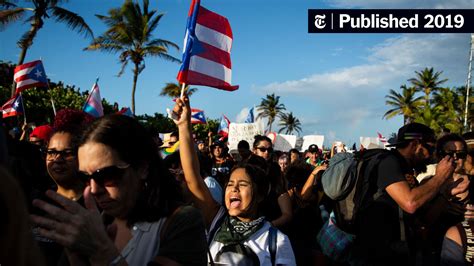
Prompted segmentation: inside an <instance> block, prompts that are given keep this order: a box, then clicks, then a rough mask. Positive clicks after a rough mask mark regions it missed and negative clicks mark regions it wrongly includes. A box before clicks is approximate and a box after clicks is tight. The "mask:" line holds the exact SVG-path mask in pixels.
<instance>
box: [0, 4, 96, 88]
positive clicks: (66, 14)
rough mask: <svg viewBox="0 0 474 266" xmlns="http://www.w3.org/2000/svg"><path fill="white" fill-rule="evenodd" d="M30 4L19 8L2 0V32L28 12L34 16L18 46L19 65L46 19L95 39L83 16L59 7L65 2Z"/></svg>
mask: <svg viewBox="0 0 474 266" xmlns="http://www.w3.org/2000/svg"><path fill="white" fill-rule="evenodd" d="M28 2H31V3H32V4H33V7H18V6H17V5H16V4H14V3H12V2H9V1H6V0H0V30H1V29H2V28H4V27H6V26H7V25H8V24H10V23H13V22H15V21H17V20H20V19H22V18H23V17H24V16H25V15H26V13H27V12H32V15H31V16H30V17H28V18H27V19H26V20H25V22H28V23H30V25H31V27H30V29H29V30H28V31H27V32H26V33H25V34H23V36H22V37H21V39H20V40H19V41H18V46H19V47H20V48H21V53H20V58H19V59H18V65H21V64H23V62H24V60H25V57H26V52H27V51H28V48H30V46H31V45H32V44H33V39H34V38H35V37H36V34H37V33H38V31H39V30H40V29H41V28H42V27H43V25H44V21H43V20H44V19H47V18H50V17H54V18H55V20H56V21H57V22H62V23H66V25H67V26H68V27H69V28H71V29H73V30H76V31H77V32H79V33H83V34H84V35H85V36H86V37H93V34H92V30H91V29H90V28H89V26H88V25H87V23H86V22H85V21H84V19H83V18H82V17H81V16H79V15H78V14H76V13H74V12H71V11H69V10H67V9H64V8H61V7H59V6H57V5H58V4H59V3H61V2H63V1H61V0H28ZM14 93H15V86H12V96H13V94H14Z"/></svg>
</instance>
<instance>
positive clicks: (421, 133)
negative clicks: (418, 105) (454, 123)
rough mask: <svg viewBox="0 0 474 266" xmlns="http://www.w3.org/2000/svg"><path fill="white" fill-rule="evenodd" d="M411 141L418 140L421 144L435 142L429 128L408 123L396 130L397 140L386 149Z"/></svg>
mask: <svg viewBox="0 0 474 266" xmlns="http://www.w3.org/2000/svg"><path fill="white" fill-rule="evenodd" d="M412 140H419V141H421V142H436V136H435V133H434V131H433V129H431V128H430V127H428V126H426V125H423V124H420V123H409V124H406V125H404V126H403V127H401V128H400V129H399V130H398V134H397V139H396V140H395V142H393V143H390V144H389V145H387V147H394V146H398V145H400V144H402V143H407V142H410V141H412Z"/></svg>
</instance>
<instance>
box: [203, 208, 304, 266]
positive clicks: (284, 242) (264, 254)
mask: <svg viewBox="0 0 474 266" xmlns="http://www.w3.org/2000/svg"><path fill="white" fill-rule="evenodd" d="M222 210H224V212H223V211H222ZM222 215H227V214H226V212H225V208H224V207H221V209H220V210H219V212H218V213H217V215H216V217H214V220H213V221H212V225H211V230H210V231H212V227H214V226H215V223H216V221H217V220H219V218H220V217H221V216H222ZM270 226H271V224H270V223H269V222H265V224H264V225H263V226H262V228H260V229H259V230H258V231H257V232H255V233H254V234H253V235H251V236H250V237H249V238H248V239H247V240H246V241H245V242H244V243H243V244H244V245H246V246H248V247H249V248H250V249H251V250H252V251H253V252H254V253H255V254H257V256H258V259H259V261H260V265H272V260H271V257H270V248H269V247H270V245H269V242H268V238H269V229H270ZM276 244H277V249H276V254H275V265H296V261H295V255H294V253H293V249H292V247H291V243H290V240H289V239H288V237H287V236H286V235H285V234H283V233H282V232H280V231H279V230H278V231H277V241H276ZM223 246H224V244H222V243H220V242H217V241H214V240H213V241H212V242H211V245H210V247H209V249H210V252H211V256H212V258H213V259H214V258H215V257H216V254H217V253H218V252H219V251H220V250H221V248H222V247H223Z"/></svg>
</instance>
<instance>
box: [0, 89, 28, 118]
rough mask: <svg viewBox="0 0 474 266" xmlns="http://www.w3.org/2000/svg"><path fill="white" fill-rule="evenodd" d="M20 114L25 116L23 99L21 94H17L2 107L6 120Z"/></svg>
mask: <svg viewBox="0 0 474 266" xmlns="http://www.w3.org/2000/svg"><path fill="white" fill-rule="evenodd" d="M20 114H23V104H22V98H21V95H20V94H16V95H15V96H13V97H12V98H10V99H9V100H8V101H7V102H6V103H5V104H4V105H3V106H2V116H3V118H6V117H10V116H17V115H20Z"/></svg>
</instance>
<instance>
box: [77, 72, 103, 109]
mask: <svg viewBox="0 0 474 266" xmlns="http://www.w3.org/2000/svg"><path fill="white" fill-rule="evenodd" d="M97 82H98V80H96V82H95V83H94V85H93V86H92V89H91V92H90V93H89V96H88V97H87V99H86V103H85V104H84V107H83V108H82V110H84V112H86V113H88V114H90V115H92V116H93V117H96V118H97V117H101V116H103V115H104V108H103V107H102V98H101V97H100V91H99V85H98V84H97Z"/></svg>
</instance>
